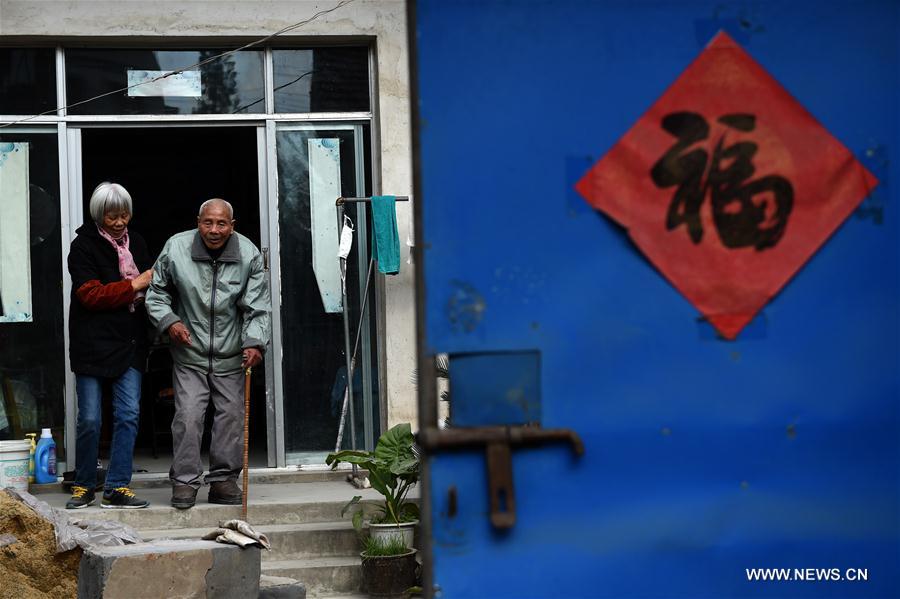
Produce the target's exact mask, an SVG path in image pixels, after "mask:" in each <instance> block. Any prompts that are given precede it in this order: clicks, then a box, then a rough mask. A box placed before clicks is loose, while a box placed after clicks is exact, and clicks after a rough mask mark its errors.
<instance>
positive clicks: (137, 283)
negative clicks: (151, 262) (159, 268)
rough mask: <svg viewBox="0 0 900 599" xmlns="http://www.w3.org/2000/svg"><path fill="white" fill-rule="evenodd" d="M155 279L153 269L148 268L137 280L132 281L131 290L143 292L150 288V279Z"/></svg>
mask: <svg viewBox="0 0 900 599" xmlns="http://www.w3.org/2000/svg"><path fill="white" fill-rule="evenodd" d="M152 278H153V269H152V268H148V269H147V270H145V271H144V272H142V273H141V274H139V275H138V276H136V277H135V278H133V279H131V288H132V289H134V290H135V291H141V290H142V289H146V288H147V287H149V286H150V279H152Z"/></svg>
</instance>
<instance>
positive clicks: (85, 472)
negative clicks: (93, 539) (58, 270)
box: [66, 182, 153, 509]
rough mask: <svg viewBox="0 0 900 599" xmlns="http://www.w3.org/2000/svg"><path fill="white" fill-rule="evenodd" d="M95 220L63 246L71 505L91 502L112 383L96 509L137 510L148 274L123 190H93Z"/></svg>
mask: <svg viewBox="0 0 900 599" xmlns="http://www.w3.org/2000/svg"><path fill="white" fill-rule="evenodd" d="M90 213H91V218H92V220H93V222H89V223H85V224H84V225H83V226H81V227H79V229H78V231H76V233H77V234H78V236H77V237H76V238H75V240H74V241H73V242H72V247H71V249H70V251H69V273H70V274H71V275H72V300H71V303H70V309H69V340H70V344H69V357H70V361H71V364H72V372H74V373H75V390H76V393H77V395H78V425H77V440H76V445H75V447H76V455H75V484H74V486H73V488H72V497H71V498H70V499H69V501H68V502H67V503H66V507H67V508H69V509H78V508H83V507H87V506H89V505H91V504H92V503H93V502H94V500H95V495H94V488H95V485H96V482H97V454H98V451H99V443H100V414H101V398H102V395H103V387H104V385H105V384H106V383H110V384H111V386H112V394H113V397H112V405H113V427H112V429H113V435H112V444H111V446H110V456H109V468H108V469H107V475H106V483H105V485H104V490H103V499H102V501H101V503H100V507H105V508H142V507H147V505H149V504H148V502H147V501H144V500H141V499H139V498H137V497H136V496H135V494H134V493H133V492H132V491H131V489H130V488H129V487H130V484H131V470H132V458H133V455H134V440H135V437H136V436H137V430H138V415H139V411H140V408H139V406H140V399H141V377H142V372H143V368H144V364H145V361H146V356H147V345H148V343H147V324H146V320H147V315H146V311H145V310H144V294H145V293H146V291H145V290H146V289H147V286H148V285H149V284H150V278H151V276H152V275H153V271H152V269H151V268H150V266H151V265H152V261H151V260H150V255H149V253H148V251H147V244H146V243H145V242H144V240H143V238H142V237H141V236H140V235H138V234H137V233H135V232H134V231H129V230H128V223H129V222H130V221H131V215H132V214H134V210H133V207H132V203H131V196H130V195H129V194H128V192H127V191H126V190H125V188H124V187H122V186H121V185H118V184H116V183H108V182H104V183H101V184H100V185H98V186H97V188H96V189H95V190H94V193H93V194H91V203H90Z"/></svg>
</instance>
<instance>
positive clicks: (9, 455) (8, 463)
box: [0, 440, 31, 491]
mask: <svg viewBox="0 0 900 599" xmlns="http://www.w3.org/2000/svg"><path fill="white" fill-rule="evenodd" d="M30 456H31V441H27V440H26V441H0V489H2V488H5V487H12V488H13V489H17V490H19V491H28V460H29V457H30Z"/></svg>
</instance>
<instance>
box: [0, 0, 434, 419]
mask: <svg viewBox="0 0 900 599" xmlns="http://www.w3.org/2000/svg"><path fill="white" fill-rule="evenodd" d="M337 4H338V2H337V1H321V2H320V1H315V0H244V1H230V0H224V1H219V0H154V1H151V0H0V36H3V37H4V38H7V41H11V40H10V39H9V38H8V36H15V37H20V36H27V37H31V36H35V37H39V38H53V39H59V38H62V39H64V40H73V39H78V38H90V39H93V40H97V43H98V44H99V43H103V40H104V38H106V39H107V40H109V42H112V41H114V39H121V38H124V37H134V36H140V37H147V38H151V37H157V38H158V37H161V36H165V37H185V38H188V37H210V38H221V37H233V36H241V37H245V36H248V37H263V36H266V35H269V34H271V33H274V32H275V31H278V30H280V29H282V28H284V27H286V26H288V25H292V24H294V23H298V22H300V21H303V20H305V19H307V18H309V17H311V16H312V15H314V14H315V13H317V12H319V11H322V10H327V9H329V8H332V7H334V6H336V5H337ZM323 35H324V36H346V37H356V38H361V37H367V38H375V40H376V46H377V68H378V79H377V86H378V107H377V108H378V113H377V117H378V125H379V130H380V146H381V154H380V157H379V159H380V165H381V191H382V192H384V193H391V194H396V195H411V193H412V161H411V141H410V107H409V77H408V62H407V43H406V42H407V38H406V4H405V2H403V0H354V1H353V2H351V3H350V4H348V5H346V6H342V7H340V8H338V9H337V10H335V11H334V12H331V13H328V14H327V15H323V16H321V17H319V18H318V19H316V20H315V21H313V22H311V23H309V24H307V25H304V26H303V27H301V28H299V29H297V30H295V31H292V32H290V33H288V34H285V35H284V38H289V39H291V40H292V41H296V42H297V43H304V42H305V43H309V42H311V41H315V38H316V37H317V36H323ZM376 164H377V162H376ZM376 191H378V190H376ZM411 218H412V214H411V207H410V206H409V205H408V204H398V209H397V223H398V226H399V229H400V238H401V252H402V254H401V259H402V262H401V266H402V271H401V274H400V275H397V276H395V277H389V278H388V280H387V281H386V284H385V287H386V294H387V301H386V328H387V331H386V332H387V337H386V347H387V352H386V364H387V399H388V421H389V422H388V424H389V425H393V424H395V423H397V422H404V421H409V422H412V423H414V424H415V421H416V399H415V386H414V384H413V382H412V378H411V377H412V374H413V371H414V370H415V311H414V306H413V301H414V298H413V278H412V272H411V271H412V266H411V265H407V263H406V261H407V252H408V248H406V245H405V243H403V242H405V240H406V232H407V230H408V227H409V222H410V220H411Z"/></svg>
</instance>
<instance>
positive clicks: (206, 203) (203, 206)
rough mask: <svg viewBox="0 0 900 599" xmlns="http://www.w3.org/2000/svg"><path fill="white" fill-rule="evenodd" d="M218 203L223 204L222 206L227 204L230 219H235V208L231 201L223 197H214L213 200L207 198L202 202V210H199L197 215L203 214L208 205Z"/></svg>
mask: <svg viewBox="0 0 900 599" xmlns="http://www.w3.org/2000/svg"><path fill="white" fill-rule="evenodd" d="M216 204H221V205H222V206H225V207H226V208H227V209H228V219H229V220H234V208H232V207H231V203H230V202H226V201H225V200H223V199H222V198H213V199H211V200H206V201H205V202H203V203H202V204H200V210H199V211H198V212H197V216H203V211H204V210H206V209H207V208H208V207H210V206H213V205H216Z"/></svg>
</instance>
